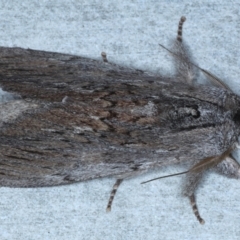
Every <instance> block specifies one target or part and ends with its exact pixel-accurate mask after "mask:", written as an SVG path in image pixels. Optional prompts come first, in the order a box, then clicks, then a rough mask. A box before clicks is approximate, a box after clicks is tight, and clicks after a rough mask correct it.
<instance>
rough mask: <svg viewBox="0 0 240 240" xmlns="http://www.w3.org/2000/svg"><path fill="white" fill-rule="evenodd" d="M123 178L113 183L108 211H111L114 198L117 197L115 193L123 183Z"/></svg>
mask: <svg viewBox="0 0 240 240" xmlns="http://www.w3.org/2000/svg"><path fill="white" fill-rule="evenodd" d="M122 181H123V179H117V181H116V182H115V184H114V185H113V189H112V192H111V194H110V198H109V200H108V205H107V209H106V211H107V212H110V211H111V207H112V202H113V199H114V197H115V194H116V192H117V189H118V187H119V186H120V184H121V183H122Z"/></svg>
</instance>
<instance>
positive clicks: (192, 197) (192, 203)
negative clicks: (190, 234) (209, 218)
mask: <svg viewBox="0 0 240 240" xmlns="http://www.w3.org/2000/svg"><path fill="white" fill-rule="evenodd" d="M189 199H190V203H191V206H192V209H193V212H194V215H195V216H196V218H197V220H198V221H199V222H200V223H201V224H204V223H205V221H204V220H203V219H202V218H201V216H200V214H199V211H198V208H197V203H196V199H195V195H194V194H192V195H191V196H190V197H189Z"/></svg>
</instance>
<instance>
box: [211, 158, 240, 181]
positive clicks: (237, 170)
mask: <svg viewBox="0 0 240 240" xmlns="http://www.w3.org/2000/svg"><path fill="white" fill-rule="evenodd" d="M214 170H215V171H216V172H217V173H219V174H221V175H224V176H226V177H228V178H235V179H238V178H240V164H239V163H238V162H237V161H236V160H235V159H234V158H233V156H228V157H227V158H225V159H224V160H223V161H222V162H220V163H219V164H218V165H217V166H216V167H215V168H214Z"/></svg>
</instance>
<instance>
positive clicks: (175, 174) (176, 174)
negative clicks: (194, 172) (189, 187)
mask: <svg viewBox="0 0 240 240" xmlns="http://www.w3.org/2000/svg"><path fill="white" fill-rule="evenodd" d="M188 172H189V171H186V172H180V173H174V174H171V175H166V176H162V177H157V178H153V179H150V180H148V181H145V182H141V184H145V183H148V182H152V181H155V180H158V179H161V178H168V177H174V176H178V175H182V174H186V173H188Z"/></svg>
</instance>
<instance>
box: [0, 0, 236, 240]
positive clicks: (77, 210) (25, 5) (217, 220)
mask: <svg viewBox="0 0 240 240" xmlns="http://www.w3.org/2000/svg"><path fill="white" fill-rule="evenodd" d="M239 9H240V4H239V1H236V0H235V1H231V2H227V1H226V2H222V1H216V0H212V1H207V0H206V1H167V0H164V1H159V2H156V1H151V0H149V1H147V0H145V1H144V0H139V1H128V0H123V1H120V2H116V1H110V0H109V1H107V0H104V1H102V2H98V1H94V0H86V1H74V0H58V1H53V0H52V1H40V2H39V1H35V0H31V1H30V0H23V1H2V2H0V30H1V39H0V45H1V46H6V47H12V46H17V47H24V48H33V49H39V50H47V51H56V52H64V53H71V54H76V55H81V56H88V57H91V58H95V59H97V58H99V59H100V53H101V52H102V51H106V52H107V54H108V59H109V61H112V62H115V63H119V64H122V65H126V66H131V67H135V68H140V69H143V70H148V71H153V72H161V73H165V74H169V73H171V58H170V56H169V54H168V53H167V52H166V51H165V50H163V49H161V48H160V47H159V46H158V43H161V44H164V45H165V46H169V40H171V39H173V38H174V37H175V34H176V29H177V24H178V21H179V18H180V17H181V16H182V15H185V16H186V17H187V22H186V23H185V26H184V27H185V29H184V36H185V39H186V40H187V42H188V44H189V45H190V46H191V49H192V52H193V53H194V56H195V58H196V60H197V62H198V64H199V65H200V66H201V67H202V68H205V69H207V70H209V71H211V72H212V73H214V74H215V75H217V76H219V77H221V78H222V79H224V80H225V82H226V83H227V84H228V85H229V86H230V87H231V88H233V90H234V91H235V92H236V93H238V94H240V84H239V81H240V80H239V77H240V69H239V59H240V58H239V56H240V42H239V39H240V34H239V32H240V27H239V26H240V14H239ZM178 171H180V169H168V171H166V170H165V169H163V170H162V171H158V172H155V173H152V174H148V175H144V176H141V177H138V178H135V179H132V180H128V181H125V182H124V183H123V184H122V186H121V187H120V188H119V191H118V193H117V195H116V198H115V201H114V203H113V208H112V212H111V213H106V212H105V208H106V204H107V201H108V197H109V194H110V190H111V188H112V185H113V183H114V181H115V180H114V179H100V180H93V181H89V182H85V183H79V184H75V185H71V186H63V187H54V188H42V189H40V188H38V189H9V188H2V189H1V201H0V209H1V214H0V223H1V224H0V226H1V231H0V239H7V240H8V239H11V240H12V239H13V240H15V239H26V240H28V239H29V240H30V239H58V240H63V239H64V240H65V239H145V240H146V239H151V240H152V239H192V238H194V239H231V240H232V239H239V237H240V230H239V222H240V215H239V212H240V204H239V200H238V199H239V195H240V182H239V181H240V180H239V181H237V180H231V179H226V178H224V177H222V176H219V175H213V174H212V175H210V176H209V177H208V178H207V179H206V181H205V184H204V186H202V187H201V188H200V189H199V191H198V195H197V201H198V207H199V210H200V213H201V215H202V217H203V218H204V219H205V221H206V224H205V225H204V226H202V225H200V224H199V223H198V222H197V220H196V219H195V216H194V215H193V213H192V209H191V207H190V204H189V202H188V200H187V199H185V198H182V197H181V196H180V192H181V191H180V186H181V177H175V178H169V179H165V180H161V181H156V182H152V183H149V184H146V185H140V182H141V181H143V180H147V179H150V178H153V177H155V176H160V175H165V174H166V172H171V173H173V172H178Z"/></svg>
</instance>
